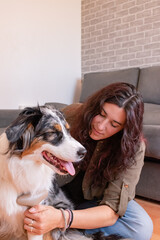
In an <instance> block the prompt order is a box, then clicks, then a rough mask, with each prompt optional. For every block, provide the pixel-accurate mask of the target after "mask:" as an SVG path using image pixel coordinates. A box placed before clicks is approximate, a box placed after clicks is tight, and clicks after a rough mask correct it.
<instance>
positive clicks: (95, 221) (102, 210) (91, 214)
mask: <svg viewBox="0 0 160 240" xmlns="http://www.w3.org/2000/svg"><path fill="white" fill-rule="evenodd" d="M65 216H66V220H67V222H68V220H69V213H68V212H67V211H65ZM118 217H119V216H118V215H117V214H116V213H115V212H114V211H113V210H112V209H111V208H110V207H108V206H106V205H101V206H97V207H93V208H88V209H84V210H73V222H72V224H71V228H79V229H93V228H99V227H106V226H110V225H113V224H114V223H115V222H116V221H117V219H118ZM32 220H33V221H32ZM31 223H32V226H30V225H29V224H31ZM64 226H65V223H64V218H63V215H62V212H61V211H60V210H58V209H55V208H54V207H51V206H44V205H36V206H35V207H32V208H30V209H29V210H27V211H26V212H25V218H24V228H25V229H26V230H27V231H29V232H31V231H32V233H34V234H38V235H39V234H44V233H46V232H49V231H50V230H52V229H55V228H64Z"/></svg>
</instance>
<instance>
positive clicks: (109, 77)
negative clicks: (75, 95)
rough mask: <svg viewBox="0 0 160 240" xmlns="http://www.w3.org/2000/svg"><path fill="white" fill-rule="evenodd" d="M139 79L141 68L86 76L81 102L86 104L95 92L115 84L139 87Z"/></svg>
mask: <svg viewBox="0 0 160 240" xmlns="http://www.w3.org/2000/svg"><path fill="white" fill-rule="evenodd" d="M138 78H139V68H130V69H123V70H118V71H110V72H95V73H87V74H85V75H84V80H83V84H82V91H81V96H80V102H84V101H85V100H86V99H87V98H88V97H89V96H90V95H92V94H93V93H94V92H96V91H98V90H99V89H101V88H103V87H105V86H107V85H109V84H111V83H114V82H127V83H131V84H133V85H134V86H135V87H137V85H138Z"/></svg>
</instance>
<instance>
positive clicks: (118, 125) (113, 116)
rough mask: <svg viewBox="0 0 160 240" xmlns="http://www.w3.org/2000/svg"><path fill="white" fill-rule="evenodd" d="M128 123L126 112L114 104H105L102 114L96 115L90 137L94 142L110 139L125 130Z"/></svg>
mask: <svg viewBox="0 0 160 240" xmlns="http://www.w3.org/2000/svg"><path fill="white" fill-rule="evenodd" d="M125 121H126V112H125V110H124V109H123V108H120V107H118V106H117V105H115V104H113V103H104V105H103V108H102V111H101V113H100V114H98V115H96V116H95V117H94V118H93V120H92V123H91V132H90V134H89V135H90V137H91V138H92V139H93V140H102V139H105V138H109V137H111V136H112V135H114V134H116V133H117V132H119V131H120V130H122V129H123V127H124V124H125Z"/></svg>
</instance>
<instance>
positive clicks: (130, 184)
mask: <svg viewBox="0 0 160 240" xmlns="http://www.w3.org/2000/svg"><path fill="white" fill-rule="evenodd" d="M81 106H82V104H72V105H69V106H67V107H66V108H64V109H63V110H62V111H63V112H64V115H65V117H66V120H67V121H68V123H69V124H70V125H72V124H73V123H74V119H75V116H76V113H77V112H78V111H80V110H81ZM102 145H103V141H98V142H97V146H96V148H95V151H94V153H93V155H92V158H91V160H90V163H89V166H88V168H87V170H86V172H85V176H84V178H83V182H82V191H83V195H84V198H85V199H88V200H91V199H93V198H94V197H97V198H98V199H99V198H100V199H101V200H100V202H99V204H100V205H108V206H109V207H111V208H112V209H113V210H114V211H115V212H116V213H117V214H118V215H119V216H123V215H124V213H125V211H126V209H127V204H128V202H129V201H130V200H132V199H133V198H134V197H135V188H136V185H137V183H138V181H139V177H140V173H141V170H142V167H143V164H144V153H145V144H144V142H142V143H141V146H140V148H139V151H137V154H136V156H135V160H136V164H134V165H132V166H131V167H130V168H128V169H127V170H125V171H123V172H120V173H119V174H118V175H117V176H116V177H115V178H114V180H112V181H111V182H108V183H107V182H106V183H105V184H103V185H102V186H101V187H92V185H91V183H92V178H90V179H89V180H86V179H87V174H88V171H89V169H90V168H91V167H92V164H93V163H94V162H97V161H99V157H98V156H99V153H100V151H101V146H102ZM73 178H74V177H73V176H69V175H67V176H61V177H60V178H59V184H60V185H61V186H62V185H64V184H66V183H68V182H70V181H72V179H73Z"/></svg>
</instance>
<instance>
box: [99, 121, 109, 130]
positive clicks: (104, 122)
mask: <svg viewBox="0 0 160 240" xmlns="http://www.w3.org/2000/svg"><path fill="white" fill-rule="evenodd" d="M107 124H108V119H105V120H102V121H100V122H99V124H98V127H99V130H104V129H106V128H107Z"/></svg>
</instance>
